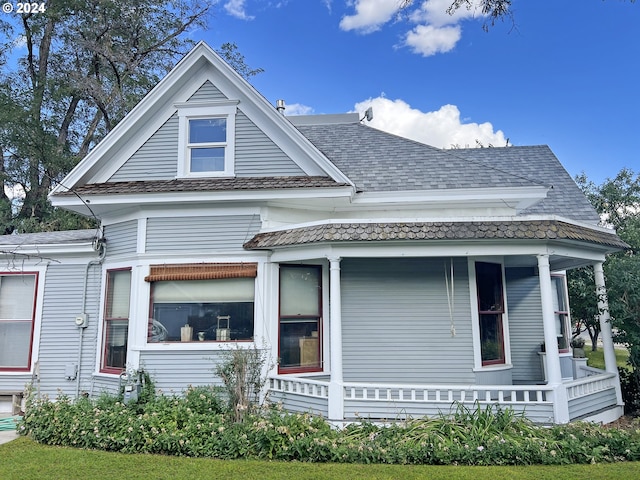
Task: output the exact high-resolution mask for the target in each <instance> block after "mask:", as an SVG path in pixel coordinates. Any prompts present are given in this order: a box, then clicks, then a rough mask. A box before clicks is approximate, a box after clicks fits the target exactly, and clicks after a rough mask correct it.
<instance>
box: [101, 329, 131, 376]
mask: <svg viewBox="0 0 640 480" xmlns="http://www.w3.org/2000/svg"><path fill="white" fill-rule="evenodd" d="M128 333H129V322H128V321H127V320H108V321H107V340H106V352H105V353H106V355H105V356H106V358H105V365H104V366H105V367H110V368H125V367H126V363H127V336H128Z"/></svg>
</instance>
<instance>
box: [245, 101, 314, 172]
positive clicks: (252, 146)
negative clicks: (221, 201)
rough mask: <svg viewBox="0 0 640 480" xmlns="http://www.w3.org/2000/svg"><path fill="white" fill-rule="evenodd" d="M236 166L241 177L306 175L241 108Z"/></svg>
mask: <svg viewBox="0 0 640 480" xmlns="http://www.w3.org/2000/svg"><path fill="white" fill-rule="evenodd" d="M235 153H236V160H235V162H236V163H235V170H236V175H237V176H239V177H267V176H285V177H286V176H294V175H305V173H304V172H303V171H302V169H301V168H300V167H299V166H298V165H297V164H296V163H295V162H294V161H293V160H291V158H289V157H288V156H287V155H285V153H284V152H283V151H282V150H281V149H280V147H278V146H277V145H276V144H275V143H273V141H272V140H271V139H270V138H269V137H267V135H266V134H265V133H264V132H263V131H262V130H260V129H259V128H258V127H257V126H256V125H255V124H254V123H253V122H252V121H251V120H249V118H248V117H247V116H246V115H245V114H244V113H242V112H238V115H237V116H236V152H235Z"/></svg>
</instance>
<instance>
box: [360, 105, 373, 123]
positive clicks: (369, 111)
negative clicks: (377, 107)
mask: <svg viewBox="0 0 640 480" xmlns="http://www.w3.org/2000/svg"><path fill="white" fill-rule="evenodd" d="M365 118H366V119H367V122H370V121H371V120H373V107H369V108H367V111H366V112H364V117H362V118H361V119H360V121H363V120H364V119H365Z"/></svg>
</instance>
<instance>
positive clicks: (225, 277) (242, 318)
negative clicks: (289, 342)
mask: <svg viewBox="0 0 640 480" xmlns="http://www.w3.org/2000/svg"><path fill="white" fill-rule="evenodd" d="M256 274H257V264H255V263H248V264H247V263H237V264H236V263H232V264H206V263H203V264H187V265H152V266H151V271H150V274H149V276H147V277H146V278H145V280H146V281H148V282H150V283H151V301H150V307H149V310H150V312H149V328H148V335H147V342H149V343H158V342H162V343H165V342H225V341H251V340H253V327H254V297H255V277H256Z"/></svg>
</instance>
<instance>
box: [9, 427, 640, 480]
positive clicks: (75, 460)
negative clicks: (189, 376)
mask: <svg viewBox="0 0 640 480" xmlns="http://www.w3.org/2000/svg"><path fill="white" fill-rule="evenodd" d="M0 459H1V461H0V478H2V479H7V480H13V479H16V480H17V479H19V480H32V479H53V480H55V479H65V480H67V479H68V480H74V479H82V480H91V479H104V478H127V479H128V480H136V479H158V480H161V479H171V480H174V479H178V478H188V479H189V480H198V479H210V478H225V479H231V480H233V479H242V480H253V479H256V480H258V479H259V480H270V479H284V478H299V479H306V478H313V479H317V480H324V479H335V478H348V479H372V480H376V479H396V478H402V479H407V480H411V479H420V478H428V479H436V480H437V479H447V480H451V479H463V480H464V479H473V480H483V479H491V480H500V479H513V478H518V479H524V480H528V479H531V480H534V479H535V480H544V479H553V480H564V479H574V478H592V479H608V478H612V479H616V478H618V479H619V478H636V476H637V474H638V472H639V471H640V462H619V463H610V464H596V465H567V466H557V467H556V466H553V467H550V466H522V467H459V466H444V467H443V466H403V465H358V464H355V465H354V464H330V463H320V464H317V463H315V464H313V463H301V462H266V461H253V460H252V461H243V460H234V461H222V460H213V459H203V458H195V459H194V458H183V457H169V456H159V455H132V454H122V453H111V452H101V451H95V450H79V449H75V448H66V447H50V446H45V445H40V444H38V443H35V442H33V441H32V440H30V439H28V438H24V437H22V438H19V439H17V440H14V441H13V442H10V443H7V444H4V445H0Z"/></svg>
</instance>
